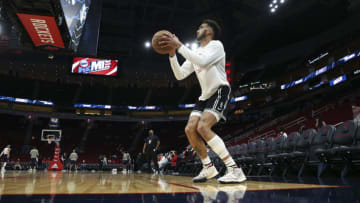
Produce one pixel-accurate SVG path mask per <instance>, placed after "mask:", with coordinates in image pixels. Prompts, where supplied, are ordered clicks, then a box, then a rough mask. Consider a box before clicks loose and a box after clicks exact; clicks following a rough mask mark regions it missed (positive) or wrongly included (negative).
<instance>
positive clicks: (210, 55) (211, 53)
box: [160, 35, 225, 68]
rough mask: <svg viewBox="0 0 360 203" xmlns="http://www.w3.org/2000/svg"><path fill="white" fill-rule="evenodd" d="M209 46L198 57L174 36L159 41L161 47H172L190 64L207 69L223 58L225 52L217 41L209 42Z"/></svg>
mask: <svg viewBox="0 0 360 203" xmlns="http://www.w3.org/2000/svg"><path fill="white" fill-rule="evenodd" d="M210 43H211V44H208V45H207V52H206V54H202V55H199V54H198V53H196V52H194V51H192V50H190V49H189V48H187V47H186V46H184V45H183V43H182V42H181V41H180V40H179V38H178V37H176V36H175V35H172V36H169V35H167V36H165V37H164V38H162V41H160V44H161V45H162V47H164V48H165V47H172V48H174V49H177V50H178V52H179V53H180V54H181V55H182V56H183V57H184V58H185V59H187V60H189V61H190V62H191V63H192V64H195V65H198V66H200V67H203V68H207V67H209V66H210V65H212V64H214V63H216V62H217V61H219V60H220V59H221V58H222V57H224V56H225V51H224V47H223V45H222V44H221V43H220V42H219V41H215V42H210Z"/></svg>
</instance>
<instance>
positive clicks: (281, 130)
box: [276, 128, 287, 138]
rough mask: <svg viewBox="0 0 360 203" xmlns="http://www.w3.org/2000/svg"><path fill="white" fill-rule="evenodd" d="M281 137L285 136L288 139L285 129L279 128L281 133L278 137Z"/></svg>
mask: <svg viewBox="0 0 360 203" xmlns="http://www.w3.org/2000/svg"><path fill="white" fill-rule="evenodd" d="M280 136H283V137H285V138H287V134H286V132H285V131H284V128H279V133H278V134H277V136H276V137H280Z"/></svg>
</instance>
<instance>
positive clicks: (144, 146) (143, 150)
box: [143, 143, 146, 154]
mask: <svg viewBox="0 0 360 203" xmlns="http://www.w3.org/2000/svg"><path fill="white" fill-rule="evenodd" d="M145 149H146V143H144V147H143V154H144V153H145Z"/></svg>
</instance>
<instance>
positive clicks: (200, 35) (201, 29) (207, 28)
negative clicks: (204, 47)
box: [196, 23, 211, 41]
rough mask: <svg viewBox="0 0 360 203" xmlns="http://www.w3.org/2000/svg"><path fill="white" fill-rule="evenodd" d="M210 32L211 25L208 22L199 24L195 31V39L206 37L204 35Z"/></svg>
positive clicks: (199, 39)
mask: <svg viewBox="0 0 360 203" xmlns="http://www.w3.org/2000/svg"><path fill="white" fill-rule="evenodd" d="M210 32H211V27H210V26H209V25H208V24H206V23H203V24H201V25H200V27H199V28H198V30H197V31H196V38H197V40H198V41H201V40H202V39H204V38H205V37H206V35H208V34H210Z"/></svg>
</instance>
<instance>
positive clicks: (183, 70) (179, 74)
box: [169, 55, 194, 80]
mask: <svg viewBox="0 0 360 203" xmlns="http://www.w3.org/2000/svg"><path fill="white" fill-rule="evenodd" d="M169 60H170V66H171V69H172V70H173V72H174V75H175V78H176V79H177V80H183V79H185V78H186V77H188V76H189V75H190V74H191V73H192V72H194V67H193V65H192V64H191V62H190V61H188V60H186V61H185V62H184V63H183V64H182V65H181V66H180V64H179V62H178V60H177V57H176V55H173V56H170V57H169Z"/></svg>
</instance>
